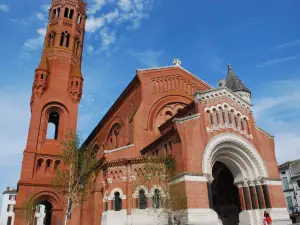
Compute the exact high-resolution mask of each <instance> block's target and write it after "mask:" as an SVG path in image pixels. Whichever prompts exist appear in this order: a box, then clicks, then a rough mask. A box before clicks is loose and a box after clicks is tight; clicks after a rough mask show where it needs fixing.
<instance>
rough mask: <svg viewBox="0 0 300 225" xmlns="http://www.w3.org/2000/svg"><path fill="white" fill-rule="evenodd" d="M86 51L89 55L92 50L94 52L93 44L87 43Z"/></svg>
mask: <svg viewBox="0 0 300 225" xmlns="http://www.w3.org/2000/svg"><path fill="white" fill-rule="evenodd" d="M86 51H87V53H88V54H89V55H91V54H93V52H94V46H93V45H91V44H87V49H86Z"/></svg>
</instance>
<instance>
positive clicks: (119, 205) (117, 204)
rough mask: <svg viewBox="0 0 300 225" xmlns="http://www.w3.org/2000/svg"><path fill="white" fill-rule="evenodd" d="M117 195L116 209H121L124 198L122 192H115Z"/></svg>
mask: <svg viewBox="0 0 300 225" xmlns="http://www.w3.org/2000/svg"><path fill="white" fill-rule="evenodd" d="M114 195H115V197H114V201H113V203H114V210H115V211H120V210H121V209H122V199H121V197H120V192H118V191H117V192H115V194H114Z"/></svg>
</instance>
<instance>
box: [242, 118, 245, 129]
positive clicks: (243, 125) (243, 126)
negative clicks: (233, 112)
mask: <svg viewBox="0 0 300 225" xmlns="http://www.w3.org/2000/svg"><path fill="white" fill-rule="evenodd" d="M241 127H242V130H243V132H245V124H244V119H243V118H241Z"/></svg>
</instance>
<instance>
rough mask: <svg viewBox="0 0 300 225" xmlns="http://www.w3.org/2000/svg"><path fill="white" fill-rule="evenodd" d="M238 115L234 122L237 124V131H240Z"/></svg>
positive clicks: (235, 116)
mask: <svg viewBox="0 0 300 225" xmlns="http://www.w3.org/2000/svg"><path fill="white" fill-rule="evenodd" d="M238 117H239V116H238V115H234V122H235V126H236V128H237V129H239V119H238Z"/></svg>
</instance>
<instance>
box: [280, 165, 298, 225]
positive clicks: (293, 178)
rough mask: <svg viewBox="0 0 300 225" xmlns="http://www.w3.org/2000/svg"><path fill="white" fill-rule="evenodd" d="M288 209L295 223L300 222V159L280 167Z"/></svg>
mask: <svg viewBox="0 0 300 225" xmlns="http://www.w3.org/2000/svg"><path fill="white" fill-rule="evenodd" d="M279 171H280V178H281V181H282V188H283V192H284V197H285V201H286V204H287V208H288V210H289V213H290V217H291V219H292V221H293V222H300V159H298V160H295V161H288V162H285V163H283V164H281V165H280V166H279Z"/></svg>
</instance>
